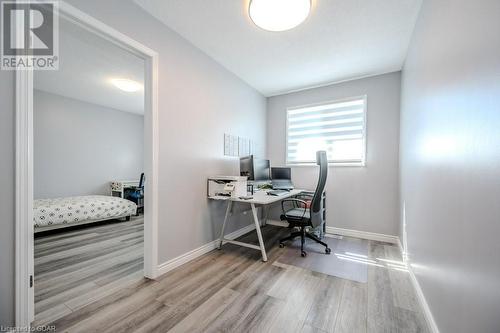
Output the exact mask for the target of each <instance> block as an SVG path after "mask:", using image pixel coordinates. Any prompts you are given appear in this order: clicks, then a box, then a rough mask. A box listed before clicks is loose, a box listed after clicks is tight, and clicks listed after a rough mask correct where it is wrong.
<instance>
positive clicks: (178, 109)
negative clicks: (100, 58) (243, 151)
mask: <svg viewBox="0 0 500 333" xmlns="http://www.w3.org/2000/svg"><path fill="white" fill-rule="evenodd" d="M70 3H72V4H73V5H74V6H76V7H79V8H80V9H81V10H83V11H85V12H87V13H88V14H90V15H92V16H94V17H95V18H97V19H99V20H101V21H103V22H105V23H106V24H108V25H110V26H112V27H114V28H115V29H117V30H119V31H121V32H122V33H124V34H126V35H128V36H130V37H131V38H133V39H135V40H137V41H139V42H141V43H143V44H145V45H146V46H148V47H150V48H152V49H154V50H156V51H158V52H159V54H160V59H159V60H160V61H159V67H160V68H159V73H158V74H159V112H160V117H159V118H160V119H159V122H160V124H159V133H160V156H159V159H160V168H159V169H160V174H159V196H160V197H159V203H160V207H159V229H158V239H159V242H158V244H159V253H158V254H159V262H160V263H162V262H165V261H167V260H169V259H171V258H174V257H177V256H179V255H180V254H183V253H186V252H188V251H190V250H193V249H195V248H197V247H199V246H202V245H204V244H206V243H208V242H210V241H212V240H214V239H215V238H216V236H217V233H218V232H219V231H220V226H221V224H222V217H223V213H224V212H223V210H224V209H225V207H224V206H223V204H222V203H212V202H210V203H209V202H208V200H207V199H206V178H207V176H209V175H214V174H236V173H237V172H238V170H239V163H238V161H237V159H234V158H224V157H223V153H224V152H223V148H224V147H223V142H224V132H229V133H232V134H234V135H240V136H244V137H247V138H251V139H253V140H255V142H256V143H257V144H259V145H260V146H261V147H265V136H266V128H265V124H266V99H265V98H264V97H263V96H262V95H261V94H259V93H258V92H257V91H256V90H254V89H253V88H251V87H250V86H248V85H247V84H245V83H244V82H242V81H241V80H240V79H239V78H237V77H236V76H235V75H233V74H232V73H230V72H228V71H227V70H226V69H225V68H223V67H221V66H220V65H219V64H217V63H216V62H214V61H213V60H212V59H211V58H209V57H208V56H207V55H205V54H204V53H202V52H201V51H200V50H198V49H196V48H195V47H194V46H192V45H191V44H189V43H188V42H187V41H186V40H184V39H183V38H181V37H180V36H179V35H177V34H176V33H174V32H173V31H171V30H170V29H168V28H166V27H165V26H164V25H163V24H162V23H160V22H159V21H156V20H155V19H153V18H152V17H151V16H149V15H148V14H147V13H145V12H144V11H143V10H141V8H140V7H138V6H136V5H135V4H133V3H131V2H129V1H120V0H109V1H100V0H92V1H77V0H74V1H70ZM13 85H14V78H13V75H12V73H6V72H3V71H0V87H1V89H0V97H1V99H0V101H1V114H0V117H2V118H1V119H2V122H1V123H0V126H1V131H0V133H1V134H0V135H1V138H2V140H1V141H0V149H1V150H0V153H1V154H2V155H1V156H2V159H1V171H2V172H0V179H1V180H2V185H4V184H5V185H4V186H3V187H2V200H0V205H1V206H0V207H1V208H2V212H1V213H2V215H1V216H2V220H1V227H2V232H1V233H0V234H1V236H0V237H1V240H2V241H1V242H0V246H1V251H2V252H1V253H2V255H1V256H0V258H1V259H0V260H2V266H1V267H2V269H0V276H1V279H0V287H1V288H2V289H1V294H0V304H1V308H0V310H1V312H0V313H1V315H0V324H1V325H12V324H13V323H14V294H13V289H14V216H13V205H14V190H15V189H14V184H13V179H14V165H13V163H14V137H13V135H14V125H13V122H14V95H13V94H14V92H13ZM4 118H5V121H4ZM263 153H265V151H264V152H263ZM234 218H235V219H237V221H236V222H237V223H234V224H233V225H232V226H231V227H232V228H230V230H228V231H232V230H235V229H238V228H240V227H242V226H245V225H247V224H248V223H250V214H246V215H242V214H236V215H235V216H234Z"/></svg>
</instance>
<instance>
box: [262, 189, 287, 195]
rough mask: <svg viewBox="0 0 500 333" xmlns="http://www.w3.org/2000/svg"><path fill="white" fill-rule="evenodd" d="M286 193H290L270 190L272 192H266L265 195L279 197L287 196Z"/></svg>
mask: <svg viewBox="0 0 500 333" xmlns="http://www.w3.org/2000/svg"><path fill="white" fill-rule="evenodd" d="M288 193H290V191H287V190H272V191H268V192H267V195H274V196H280V195H285V194H288Z"/></svg>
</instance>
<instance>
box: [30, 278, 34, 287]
mask: <svg viewBox="0 0 500 333" xmlns="http://www.w3.org/2000/svg"><path fill="white" fill-rule="evenodd" d="M30 288H33V275H30Z"/></svg>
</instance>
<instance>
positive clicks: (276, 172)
mask: <svg viewBox="0 0 500 333" xmlns="http://www.w3.org/2000/svg"><path fill="white" fill-rule="evenodd" d="M271 179H272V180H275V179H292V169H291V168H271Z"/></svg>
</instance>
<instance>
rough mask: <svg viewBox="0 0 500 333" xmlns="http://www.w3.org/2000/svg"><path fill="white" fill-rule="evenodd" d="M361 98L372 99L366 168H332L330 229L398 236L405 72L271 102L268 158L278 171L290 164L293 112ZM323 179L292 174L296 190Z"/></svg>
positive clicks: (310, 171) (300, 171)
mask: <svg viewBox="0 0 500 333" xmlns="http://www.w3.org/2000/svg"><path fill="white" fill-rule="evenodd" d="M360 95H367V98H368V105H367V162H366V167H330V169H329V175H328V181H327V187H326V191H327V207H326V209H327V225H328V226H330V227H338V228H347V229H354V230H362V231H370V232H376V233H382V234H388V235H397V234H398V214H399V213H398V209H399V208H398V207H399V205H398V149H399V104H400V73H399V72H396V73H391V74H385V75H380V76H375V77H370V78H365V79H360V80H354V81H349V82H344V83H340V84H334V85H330V86H326V87H321V88H315V89H309V90H305V91H300V92H296V93H291V94H287V95H281V96H277V97H272V98H269V99H268V118H267V138H268V141H267V150H268V157H269V158H270V159H271V164H273V165H275V166H278V165H284V164H285V148H286V147H285V145H286V142H285V141H286V138H285V135H286V134H285V133H286V128H285V127H286V108H287V107H292V106H298V105H305V104H311V103H318V102H324V101H331V100H335V99H342V98H346V97H353V96H360ZM317 177H318V169H317V167H313V166H298V167H294V168H293V169H292V178H293V182H294V184H295V186H296V187H300V188H306V189H314V188H315V186H316V183H317V180H318V178H317ZM278 211H279V209H275V210H274V211H273V214H272V217H273V218H275V219H276V218H278V217H279V216H278V213H279V212H278Z"/></svg>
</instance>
